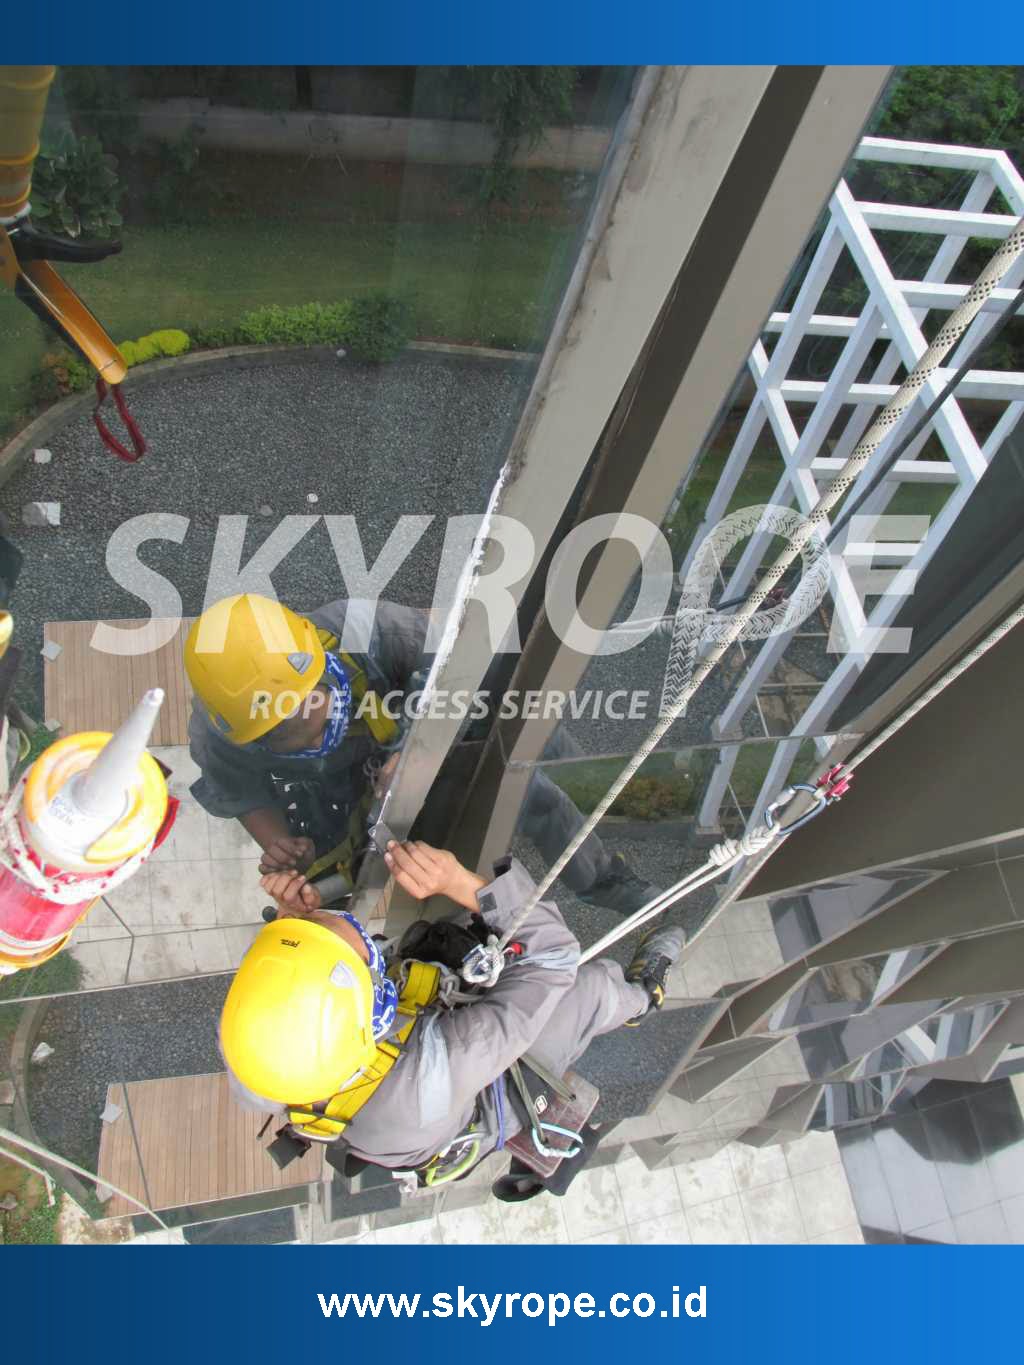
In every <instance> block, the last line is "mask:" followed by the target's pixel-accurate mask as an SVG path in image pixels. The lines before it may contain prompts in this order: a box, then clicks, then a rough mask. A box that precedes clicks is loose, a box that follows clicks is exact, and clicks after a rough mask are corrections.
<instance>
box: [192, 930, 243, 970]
mask: <svg viewBox="0 0 1024 1365" xmlns="http://www.w3.org/2000/svg"><path fill="white" fill-rule="evenodd" d="M188 942H189V947H190V948H191V950H192V956H193V957H194V958H195V963H196V971H197V972H199V973H200V974H205V973H212V972H227V971H230V970H231V968H232V966H233V965H234V964H233V963H232V960H231V956H232V955H231V949H230V948H229V947H228V941H227V938H226V937H225V932H224V930H223V929H194V930H192V932H191V933H190V934H189V936H188Z"/></svg>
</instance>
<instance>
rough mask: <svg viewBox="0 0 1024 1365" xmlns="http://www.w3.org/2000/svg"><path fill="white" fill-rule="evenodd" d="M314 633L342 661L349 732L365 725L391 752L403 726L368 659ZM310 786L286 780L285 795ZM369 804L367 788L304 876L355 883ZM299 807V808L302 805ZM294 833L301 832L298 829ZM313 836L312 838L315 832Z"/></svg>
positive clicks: (313, 818) (312, 818)
mask: <svg viewBox="0 0 1024 1365" xmlns="http://www.w3.org/2000/svg"><path fill="white" fill-rule="evenodd" d="M316 633H317V638H318V639H319V641H320V643H321V644H322V645H323V647H324V649H325V650H326V651H328V652H329V653H331V654H335V655H337V657H338V658H339V659H340V660H341V662H342V666H343V667H344V669H345V672H346V674H347V675H348V681H349V687H350V689H351V693H352V713H353V718H352V722H351V724H350V725H349V727H348V728H349V732H350V733H358V732H359V730H360V729H361V728H363V727H365V729H366V730H367V731H368V732H369V734H370V735H371V736H372V738H373V739H374V741H375V742H376V743H377V744H378V745H379V746H380V747H381V748H382V749H385V750H388V751H390V750H393V749H395V748H397V746H398V745H399V744H400V743H401V739H402V727H401V725H400V724H399V722H398V721H397V720H395V719H394V717H392V716H390V715H389V714H388V711H387V708H386V707H385V705H384V702H383V699H382V697H381V696H380V693H379V692H378V691H377V689H376V688H375V687H374V686H373V684H372V682H371V681H370V677H369V667H370V664H369V660H367V662H366V663H365V664H364V663H361V662H360V661H359V659H357V658H356V657H354V656H353V655H351V654H349V653H347V652H346V651H345V650H343V649H341V648H340V641H339V639H338V636H337V635H334V634H332V632H331V631H329V630H326V629H324V628H323V627H318V628H317V632H316ZM312 785H313V784H310V783H307V782H304V781H303V780H302V779H298V780H292V781H290V782H289V783H288V794H289V795H292V796H294V797H296V798H299V797H301V795H302V793H303V790H304V789H307V788H311V787H312ZM308 794H309V795H310V798H311V799H310V807H311V810H310V813H309V816H308V819H309V823H310V825H311V829H313V830H315V826H316V825H317V824H318V823H320V820H318V818H317V813H316V812H315V810H314V809H313V808H314V807H315V804H316V803H315V802H313V800H312V792H309V793H308ZM372 803H373V791H372V790H368V791H367V792H366V793H365V794H364V796H363V798H362V800H360V801H358V802H357V803H356V805H355V806H354V807H353V808H352V810H351V811H350V812H349V818H348V824H347V827H346V829H345V832H344V835H343V836H342V838H341V839H339V840H338V842H337V843H336V844H333V845H332V846H331V847H330V848H329V849H328V850H327V851H326V852H325V853H323V854H322V855H321V856H320V857H319V858H317V859H316V860H315V862H313V863H312V864H311V865H310V867H309V868H308V869H307V871H306V878H307V880H308V881H316V879H317V878H318V877H322V876H323V875H324V874H325V873H340V874H341V876H343V877H344V878H345V880H346V881H347V882H348V885H349V887H352V886H354V884H355V879H356V874H357V872H358V867H357V862H358V859H359V856H360V854H361V853H362V852H363V849H364V847H365V845H366V826H367V821H368V817H369V811H370V806H371V805H372ZM299 808H300V811H301V804H300V807H299ZM297 832H304V831H302V830H299V831H297ZM313 837H314V840H315V838H316V835H315V832H314V833H313Z"/></svg>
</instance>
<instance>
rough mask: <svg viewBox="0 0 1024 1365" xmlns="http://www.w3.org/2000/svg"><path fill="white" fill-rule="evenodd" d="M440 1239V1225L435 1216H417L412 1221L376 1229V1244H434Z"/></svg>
mask: <svg viewBox="0 0 1024 1365" xmlns="http://www.w3.org/2000/svg"><path fill="white" fill-rule="evenodd" d="M440 1241H441V1227H440V1224H439V1223H438V1220H437V1219H436V1218H418V1219H417V1220H416V1221H415V1222H414V1223H399V1224H397V1225H396V1226H395V1227H390V1228H377V1229H376V1245H377V1246H436V1245H437V1244H438V1243H439V1242H440Z"/></svg>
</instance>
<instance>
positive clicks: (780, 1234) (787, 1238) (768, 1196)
mask: <svg viewBox="0 0 1024 1365" xmlns="http://www.w3.org/2000/svg"><path fill="white" fill-rule="evenodd" d="M740 1203H741V1204H742V1206H743V1216H744V1218H745V1219H746V1221H747V1227H748V1229H749V1230H750V1240H751V1242H753V1243H754V1245H755V1246H774V1245H778V1244H780V1243H792V1242H804V1241H806V1240H807V1232H806V1230H805V1228H804V1220H803V1218H802V1216H801V1213H800V1205H799V1203H798V1202H797V1197H796V1191H795V1190H794V1189H793V1186H792V1185H791V1184H790V1182H789V1181H788V1180H777V1181H776V1182H775V1184H774V1185H759V1186H758V1187H757V1189H753V1190H746V1191H744V1193H743V1194H741V1195H740ZM846 1221H847V1222H850V1221H851V1219H850V1217H849V1215H847V1219H846Z"/></svg>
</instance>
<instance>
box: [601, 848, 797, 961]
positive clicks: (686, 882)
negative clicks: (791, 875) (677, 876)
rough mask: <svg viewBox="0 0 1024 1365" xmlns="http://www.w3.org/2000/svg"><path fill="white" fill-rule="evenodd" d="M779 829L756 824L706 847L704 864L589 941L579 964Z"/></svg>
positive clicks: (748, 853)
mask: <svg viewBox="0 0 1024 1365" xmlns="http://www.w3.org/2000/svg"><path fill="white" fill-rule="evenodd" d="M782 833H783V831H782V830H780V829H779V827H778V826H777V825H775V826H768V825H759V826H757V827H756V828H755V829H752V830H749V831H748V832H747V833H746V834H744V835H743V837H742V838H740V839H723V840H722V842H721V843H720V844H716V845H715V847H714V848H712V849H709V850H708V857H707V861H706V862H705V863H704V864H703V866H701V867H698V868H696V869H695V870H694V871H693V872H690V873H689V874H688V875H687V876H685V877H684V878H683V879H682V880H681V881H678V882H676V884H675V885H674V886H670V887H669V888H668V890H667V891H662V892H661V893H660V894H659V895H657V896H655V897H654V899H653V900H651V901H648V903H647V904H646V905H643V906H641V907H640V909H639V910H637V911H634V913H633V914H632V915H629V916H627V918H626V919H624V920H623V921H622V923H621V924H617V925H616V926H615V928H614V929H612V930H610V931H609V932H608V933H607V934H605V936H604V937H603V938H600V939H598V941H597V942H596V943H594V944H591V946H590V947H589V948H588V949H587V950H586V952H585V953H583V954H582V955H581V957H580V966H581V967H582V965H583V963H584V962H589V961H590V960H591V958H594V957H598V956H599V955H600V954H601V953H603V952H604V951H605V950H606V949H607V948H610V947H611V946H612V944H614V943H618V941H619V939H622V938H625V937H626V935H627V934H631V933H633V931H634V930H635V929H639V928H640V927H641V925H644V924H646V923H647V921H648V920H652V919H654V917H655V916H656V915H660V914H661V913H662V912H663V911H665V910H667V909H668V908H669V906H671V905H674V904H675V903H676V901H679V900H682V899H683V897H684V896H688V895H690V894H691V892H693V891H696V890H698V889H699V888H700V887H702V886H706V885H707V884H708V883H709V882H713V881H715V880H716V879H717V878H718V877H719V876H721V874H722V873H723V872H727V871H728V870H729V868H731V867H735V866H736V864H737V863H738V862H741V861H742V860H743V859H744V858H748V857H750V856H752V855H753V854H755V853H760V852H761V850H762V849H765V848H767V847H768V846H769V844H772V843H774V842H775V840H776V839H778V838H779V837H781V835H782Z"/></svg>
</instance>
